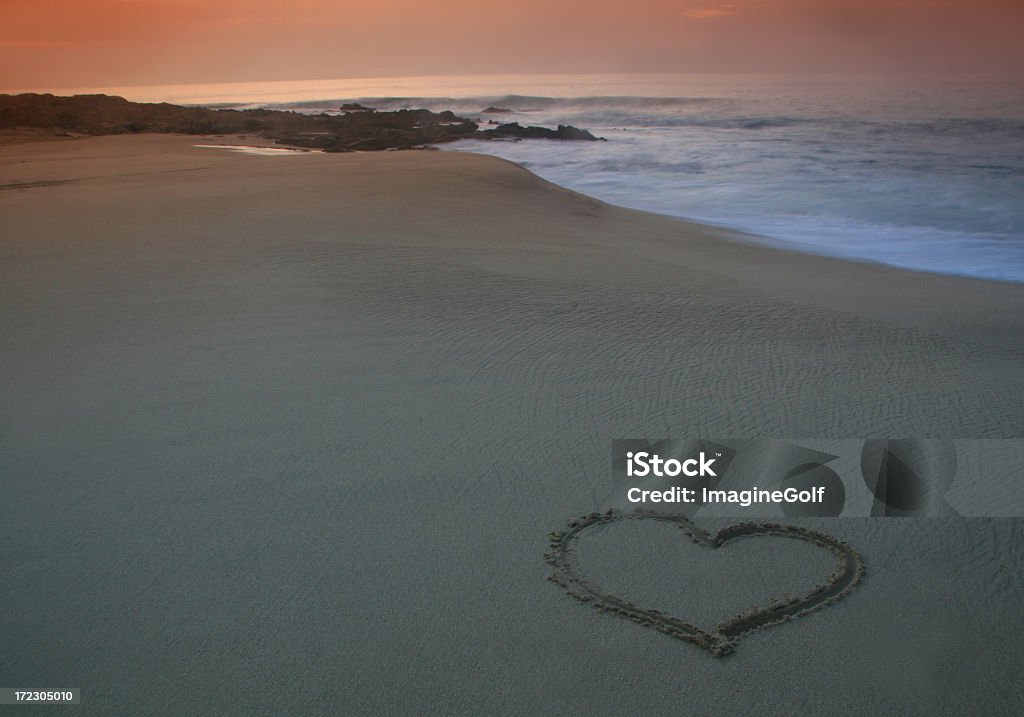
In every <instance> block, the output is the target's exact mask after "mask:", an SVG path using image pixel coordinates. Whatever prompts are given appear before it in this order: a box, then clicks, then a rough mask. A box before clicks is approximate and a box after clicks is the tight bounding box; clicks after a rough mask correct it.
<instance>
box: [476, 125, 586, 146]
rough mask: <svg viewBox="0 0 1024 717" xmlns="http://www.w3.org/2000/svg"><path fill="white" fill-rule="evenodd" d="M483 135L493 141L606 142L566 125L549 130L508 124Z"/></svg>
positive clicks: (583, 130) (489, 130) (582, 130)
mask: <svg viewBox="0 0 1024 717" xmlns="http://www.w3.org/2000/svg"><path fill="white" fill-rule="evenodd" d="M481 134H484V135H487V136H488V137H490V138H491V139H567V140H585V141H588V142H596V141H598V140H602V141H603V140H604V138H603V137H595V136H594V135H592V134H591V133H590V132H588V131H587V130H585V129H579V128H578V127H573V126H572V125H564V124H560V125H558V129H548V128H547V127H534V126H530V127H523V126H522V125H521V124H519V123H518V122H508V123H506V124H501V125H498V126H497V127H495V128H494V129H485V130H483V131H482V132H481Z"/></svg>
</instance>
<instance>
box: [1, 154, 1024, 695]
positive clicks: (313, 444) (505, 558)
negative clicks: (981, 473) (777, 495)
mask: <svg viewBox="0 0 1024 717" xmlns="http://www.w3.org/2000/svg"><path fill="white" fill-rule="evenodd" d="M220 143H234V144H247V143H252V141H251V140H249V139H241V138H210V137H206V138H195V137H182V136H154V135H139V136H114V137H100V138H92V139H76V140H70V141H61V142H32V143H21V144H15V145H11V146H6V147H2V148H0V336H2V337H3V339H2V341H0V396H2V397H3V398H2V400H0V475H2V483H3V485H4V488H5V491H4V498H5V499H4V500H3V501H2V502H0V541H2V544H3V545H4V550H3V553H2V557H0V568H2V570H3V574H4V578H3V580H2V581H0V635H2V638H0V675H2V676H4V678H5V681H6V682H7V683H9V684H11V685H13V684H15V683H17V684H29V683H31V684H34V685H38V686H46V685H54V686H56V685H58V683H59V684H60V685H65V684H66V685H71V684H72V683H73V684H74V686H78V687H81V688H82V690H83V704H82V706H81V707H80V708H78V709H80V710H81V711H82V713H83V714H96V715H108V714H140V715H141V714H148V715H160V714H167V715H181V714H221V715H230V714H239V715H257V714H267V715H272V714H306V715H312V714H324V715H328V714H352V715H361V714H409V713H415V714H595V715H597V714H601V715H603V714H607V715H622V714H677V713H679V712H680V711H682V712H690V713H695V714H708V715H718V714H722V715H725V714H749V713H750V705H751V704H758V705H761V707H762V709H760V710H759V713H760V714H777V715H792V714H803V715H815V714H830V715H840V714H849V715H859V714H906V715H947V714H948V715H962V714H970V713H982V712H984V713H988V714H995V715H1010V714H1015V713H1019V711H1020V705H1021V704H1022V702H1024V688H1022V687H1021V685H1020V683H1019V674H1020V671H1021V669H1022V667H1024V665H1022V659H1024V658H1022V657H1021V652H1020V649H1019V645H1020V644H1021V641H1022V640H1024V620H1022V619H1021V617H1020V616H1021V615H1022V614H1024V579H1022V577H1021V576H1022V575H1024V531H1022V527H1021V522H1020V521H1019V520H969V521H946V520H939V519H934V520H880V519H863V520H860V519H844V520H833V521H830V520H825V519H818V520H800V521H794V522H796V523H798V524H799V525H802V526H806V527H807V528H809V529H814V530H821V531H825V532H827V533H829V534H830V535H834V536H836V537H837V538H839V539H842V540H845V541H849V543H850V544H851V545H853V546H854V547H855V548H856V549H857V550H858V551H859V553H860V554H861V555H862V556H863V558H864V561H865V563H866V565H867V566H868V573H867V577H866V578H865V580H864V581H863V584H862V585H860V586H859V587H858V588H857V590H856V591H854V592H853V593H852V594H850V595H849V596H848V597H847V598H845V599H844V600H843V601H842V602H840V603H839V604H836V605H833V606H830V607H828V608H827V609H823V610H820V611H817V612H815V613H814V614H813V615H809V616H807V617H806V618H801V619H800V620H797V621H794V622H792V623H789V624H785V625H781V626H779V627H777V628H772V629H769V630H762V631H758V632H756V633H750V634H749V635H746V636H744V638H743V642H742V646H741V648H740V649H739V650H737V652H736V653H735V654H733V655H730V656H728V657H727V658H723V659H721V660H714V659H711V658H709V656H708V655H707V654H706V653H705V652H704V651H703V650H700V649H697V648H695V647H693V646H692V645H688V644H684V643H682V642H680V641H677V640H673V639H671V638H669V637H666V636H664V635H660V634H657V633H656V632H653V631H651V630H646V629H643V628H640V627H638V626H637V625H635V624H632V623H630V622H629V621H626V620H616V619H612V618H610V617H607V616H605V615H600V614H598V613H596V612H595V611H593V610H591V609H589V608H588V607H586V606H585V605H581V604H579V603H578V602H576V601H573V600H570V599H568V598H567V597H566V596H565V594H564V593H563V592H562V591H560V590H559V589H558V588H557V586H554V585H552V584H551V583H550V582H548V581H546V580H545V577H546V576H547V575H548V573H549V570H548V566H547V565H546V564H545V563H544V560H543V555H544V552H545V550H546V548H547V545H548V538H547V533H548V532H549V531H551V530H555V529H558V528H560V527H563V526H564V525H565V522H566V520H567V519H569V518H572V517H574V516H579V515H582V514H584V513H587V512H588V511H592V510H597V509H599V508H600V507H601V506H600V505H598V503H599V500H600V497H601V495H602V494H603V492H604V489H605V487H606V484H607V480H608V455H609V443H610V441H611V440H612V439H615V438H622V437H653V436H675V437H684V436H694V437H697V436H731V437H779V438H790V437H828V438H862V437H863V438H867V437H904V436H911V437H935V438H1019V437H1021V436H1024V411H1022V410H1021V406H1024V285H1021V284H1014V283H1000V282H991V281H984V280H979V279H969V278H960V277H954V276H940V275H932V274H924V273H913V272H907V271H902V270H898V269H892V268H886V267H883V266H878V265H872V264H867V263H855V262H847V261H841V260H837V259H831V258H826V257H819V256H813V255H809V254H801V253H795V252H788V251H781V250H778V249H773V248H769V247H765V246H759V245H758V243H757V239H756V238H754V237H741V236H737V235H730V234H728V233H727V232H725V231H724V230H721V229H715V228H711V227H704V226H700V225H697V224H690V223H686V222H682V221H677V220H674V219H670V218H667V217H661V216H656V215H652V214H645V213H641V212H636V211H632V210H626V209H620V208H616V207H612V206H610V205H607V204H604V203H602V202H599V201H597V200H594V199H591V198H588V197H585V196H582V195H579V194H575V193H573V192H570V191H568V190H565V189H562V188H560V187H557V186H555V185H553V184H550V183H548V182H545V181H543V180H541V179H539V178H537V177H535V176H534V175H532V174H530V173H529V172H528V171H526V170H525V169H522V168H521V167H518V166H516V165H514V164H511V163H509V162H506V161H503V160H500V159H496V158H493V157H484V156H480V155H473V154H466V153H446V152H427V151H416V152H380V153H355V154H333V155H327V154H320V153H309V152H303V153H300V152H295V153H286V154H280V155H252V154H245V153H240V152H234V151H228V150H225V149H220V148H216V147H196V146H194V145H197V144H220ZM704 527H706V528H707V529H709V530H711V529H714V528H715V527H716V525H715V524H713V523H709V524H707V525H705V526H704ZM665 535H667V533H665V532H664V531H659V530H654V531H642V530H641V531H638V530H635V529H634V527H633V526H630V527H629V529H628V530H626V531H623V533H622V535H621V536H620V537H619V538H612V537H610V536H609V535H608V534H604V533H602V534H599V535H598V536H597V537H595V538H593V539H592V540H590V542H588V543H587V544H586V546H585V547H586V549H587V552H586V553H585V554H584V556H583V557H584V559H585V563H586V565H587V566H588V569H591V570H593V571H595V572H597V573H599V572H600V571H601V570H602V569H604V570H608V571H609V577H608V579H607V581H606V582H607V584H609V585H615V586H621V588H620V589H622V590H633V591H635V592H636V596H635V597H637V599H643V597H644V596H649V597H650V599H651V600H654V601H658V600H668V601H673V600H678V601H679V603H678V605H680V606H681V607H679V608H678V609H680V610H683V611H689V612H690V613H691V614H693V615H699V616H701V617H702V618H706V619H713V614H714V612H715V611H714V610H713V609H709V608H708V605H715V604H718V603H729V604H730V606H732V604H733V603H737V602H738V603H739V604H738V605H736V606H735V607H736V608H737V609H738V608H740V607H742V605H743V604H745V601H747V600H757V599H758V595H759V594H760V593H759V592H758V588H759V586H762V584H763V586H764V587H763V590H762V591H761V592H762V593H763V592H764V591H765V590H767V591H769V593H771V591H774V590H776V589H778V585H781V583H782V582H785V581H784V580H781V579H780V577H779V573H778V572H776V571H769V570H760V571H758V570H756V569H753V568H754V567H756V566H757V563H756V562H755V563H752V565H753V567H752V568H751V570H750V571H749V572H747V573H743V572H739V573H737V572H736V571H735V570H732V572H729V570H730V569H727V568H716V567H715V565H714V564H713V561H709V560H706V559H705V557H706V556H704V557H701V558H700V559H699V560H697V561H696V562H692V563H687V562H686V559H685V558H678V556H675V555H672V552H673V544H672V541H671V540H670V539H666V538H665ZM617 551H621V552H617ZM773 554H775V555H777V556H778V559H779V561H780V571H782V572H783V573H785V574H789V575H792V576H793V580H794V583H795V584H796V585H798V586H801V585H804V584H812V583H814V582H815V580H816V579H817V578H818V576H819V573H820V569H821V565H820V564H821V563H822V561H821V560H818V558H820V556H815V557H813V559H812V558H810V557H808V555H807V551H806V550H804V546H797V547H793V546H784V549H781V550H780V551H777V552H773V551H771V550H764V551H763V554H762V553H757V554H756V555H761V556H762V557H764V558H765V559H768V558H769V557H770V556H771V555H773ZM623 555H628V556H631V557H632V559H630V560H626V559H624V558H623ZM661 556H666V557H667V558H669V559H671V560H672V561H676V560H682V561H683V563H682V564H681V565H680V566H679V568H678V570H673V571H669V572H659V571H658V570H657V566H659V565H662V564H663V562H662V561H661V560H660V557H661ZM645 561H646V562H645ZM647 564H650V565H651V566H653V567H652V569H650V570H641V569H639V568H642V567H643V566H644V565H647ZM630 567H632V568H633V569H634V570H635V572H636V574H635V575H634V574H632V573H630V574H629V575H628V576H625V577H624V571H626V570H627V569H629V568H630ZM718 569H721V570H722V571H723V572H722V573H721V575H719V574H718V573H716V572H715V571H716V570H718ZM689 570H693V571H695V574H699V575H700V576H702V577H699V578H698V579H696V580H692V581H691V580H686V579H685V578H686V577H689V575H690V574H689V573H688V571H689ZM786 571H788V573H787V572H786ZM815 571H818V572H815ZM762 573H764V574H763V575H762ZM744 575H746V576H747V578H749V579H750V580H754V581H755V582H754V583H744V584H743V585H742V586H738V583H739V582H742V581H743V580H744V579H745V578H744ZM680 576H683V578H684V579H682V580H681V579H680ZM716 577H717V579H716ZM757 581H760V582H757ZM780 581H781V582H780ZM673 595H674V596H675V597H674V598H673ZM766 597H771V594H768V595H766ZM673 607H674V605H668V606H667V607H666V609H670V608H673ZM86 697H87V699H86ZM61 709H75V708H61Z"/></svg>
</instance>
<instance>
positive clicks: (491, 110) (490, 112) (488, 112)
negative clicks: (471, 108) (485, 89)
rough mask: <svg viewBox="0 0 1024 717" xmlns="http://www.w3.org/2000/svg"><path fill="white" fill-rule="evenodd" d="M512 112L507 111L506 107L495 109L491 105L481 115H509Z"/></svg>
mask: <svg viewBox="0 0 1024 717" xmlns="http://www.w3.org/2000/svg"><path fill="white" fill-rule="evenodd" d="M511 111H512V110H510V109H505V108H504V107H495V106H494V105H491V106H490V107H488V108H487V109H485V110H483V111H482V112H481V114H485V115H497V114H508V113H509V112H511Z"/></svg>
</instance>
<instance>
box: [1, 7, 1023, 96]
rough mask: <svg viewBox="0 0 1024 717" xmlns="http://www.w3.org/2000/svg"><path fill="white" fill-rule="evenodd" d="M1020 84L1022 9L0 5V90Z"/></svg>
mask: <svg viewBox="0 0 1024 717" xmlns="http://www.w3.org/2000/svg"><path fill="white" fill-rule="evenodd" d="M534 72H541V73H602V72H867V73H912V72H986V73H988V72H1007V73H1013V72H1016V73H1024V0H856V1H855V0H731V1H730V2H715V1H712V0H486V1H484V2H479V1H474V2H470V1H467V0H216V1H214V0H0V88H3V89H46V88H68V87H110V86H119V85H147V84H175V83H212V82H236V81H261V80H298V79H318V78H346V77H381V76H395V75H397V76H418V75H436V74H486V73H501V74H522V73H534Z"/></svg>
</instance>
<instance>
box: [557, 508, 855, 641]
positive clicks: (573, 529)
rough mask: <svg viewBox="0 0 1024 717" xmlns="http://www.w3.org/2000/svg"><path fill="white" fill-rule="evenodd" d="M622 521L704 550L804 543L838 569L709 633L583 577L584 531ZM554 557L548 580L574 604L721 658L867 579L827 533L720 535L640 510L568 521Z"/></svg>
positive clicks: (736, 529)
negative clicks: (778, 541)
mask: <svg viewBox="0 0 1024 717" xmlns="http://www.w3.org/2000/svg"><path fill="white" fill-rule="evenodd" d="M623 520H654V521H660V522H665V523H673V524H676V525H678V526H679V527H680V528H682V530H683V531H684V532H685V533H686V535H687V536H689V538H690V540H691V541H692V542H693V543H696V544H697V545H698V546H700V547H701V548H704V549H710V550H717V549H719V548H721V547H723V546H725V545H727V544H728V543H730V542H732V541H734V540H737V539H739V538H747V537H757V536H773V537H781V538H789V539H793V540H802V541H806V542H808V543H811V544H812V545H816V546H818V547H821V548H823V549H825V550H827V551H829V552H830V553H832V555H833V556H834V557H835V559H836V568H835V570H834V571H833V572H832V574H831V575H829V576H828V577H827V578H826V579H825V581H824V582H822V583H819V584H818V585H815V586H814V587H813V588H811V589H810V590H809V591H808V592H807V593H805V594H804V595H802V596H796V597H786V598H777V599H774V600H772V601H771V602H770V603H769V604H767V605H764V606H762V607H756V608H752V609H750V610H747V611H745V612H741V613H739V614H737V615H733V616H732V617H730V618H727V619H726V620H724V621H723V622H720V623H719V624H718V625H717V626H716V627H715V628H714V629H711V630H708V629H705V628H702V627H700V626H698V625H695V624H694V623H692V622H689V621H687V620H685V619H683V618H680V617H675V616H672V615H667V614H665V613H664V612H662V611H661V610H657V609H654V608H649V607H642V606H639V605H635V604H633V603H631V602H629V601H628V600H626V599H624V598H622V597H619V596H616V595H613V594H611V593H608V592H605V591H604V590H603V589H602V588H601V587H599V586H597V585H595V584H594V583H593V582H592V581H591V580H590V579H588V578H587V577H586V575H584V573H583V571H582V570H581V568H580V565H579V562H578V561H577V559H576V555H575V550H574V544H575V542H576V540H577V539H578V538H579V537H580V536H581V535H582V534H584V533H585V532H586V531H588V530H591V529H593V528H595V527H596V526H601V525H608V524H610V523H614V522H617V521H623ZM550 537H551V551H550V552H549V553H547V554H546V555H545V559H546V560H547V562H548V563H549V564H550V565H552V566H553V567H554V569H555V572H554V574H552V575H551V576H549V578H548V579H549V580H551V581H552V582H554V583H556V584H558V585H560V586H562V587H563V588H565V590H566V592H567V593H568V594H569V595H570V596H571V597H573V598H575V599H577V600H579V601H580V602H583V603H588V604H591V605H593V606H594V607H595V608H596V609H597V610H598V611H600V612H604V613H611V614H614V615H619V616H621V617H626V618H629V619H630V620H632V621H633V622H636V623H638V624H640V625H643V626H644V627H650V628H653V629H655V630H657V631H658V632H662V633H665V634H666V635H670V636H672V637H675V638H678V639H680V640H686V641H688V642H693V643H695V644H697V645H699V646H700V647H703V648H704V649H706V650H708V651H709V652H710V653H711V655H712V656H714V657H721V656H723V655H727V654H729V653H730V652H732V651H733V650H735V649H736V645H737V641H738V639H739V637H740V636H741V635H743V634H744V633H746V632H749V631H751V630H755V629H757V628H763V627H772V626H774V625H780V624H782V623H784V622H786V621H788V620H792V619H794V618H797V617H801V616H803V615H807V614H808V613H810V612H813V611H814V610H817V609H819V608H822V607H825V606H827V605H831V604H833V603H835V602H838V601H839V600H841V599H842V598H843V597H845V596H846V595H847V594H849V593H850V591H851V590H853V588H854V587H856V585H857V583H859V582H860V579H861V578H862V577H863V576H864V562H863V560H862V559H861V557H860V555H859V554H858V553H857V551H856V550H854V549H853V548H852V547H850V546H849V545H848V544H847V543H845V542H843V541H841V540H839V539H838V538H833V537H832V536H830V535H826V534H824V533H818V532H816V531H813V530H807V529H805V528H800V527H797V526H793V525H777V524H775V523H752V522H744V523H735V524H733V525H729V526H726V527H724V528H722V529H721V530H719V531H718V532H716V533H709V532H708V531H706V530H704V529H702V528H699V527H697V526H696V525H694V524H693V523H692V522H691V521H690V520H689V519H688V518H687V517H686V516H684V515H679V514H670V513H658V512H655V511H643V510H638V511H636V512H634V513H620V512H614V511H609V512H607V513H590V514H589V515H586V516H583V517H582V518H577V519H575V520H571V521H569V528H568V530H566V531H558V532H554V533H551V534H550Z"/></svg>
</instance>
